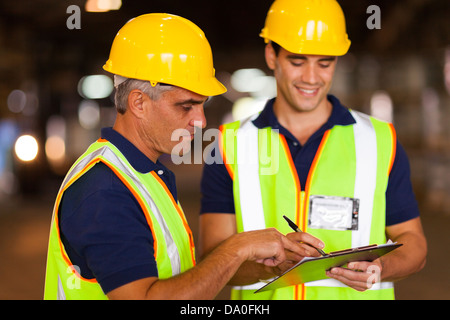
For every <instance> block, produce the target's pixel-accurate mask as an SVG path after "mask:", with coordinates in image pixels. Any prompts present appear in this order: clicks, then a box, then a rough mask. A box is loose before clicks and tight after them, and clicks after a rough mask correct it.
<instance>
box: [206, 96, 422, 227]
mask: <svg viewBox="0 0 450 320" xmlns="http://www.w3.org/2000/svg"><path fill="white" fill-rule="evenodd" d="M328 100H329V101H330V102H331V104H332V105H333V109H332V112H331V115H330V117H329V119H328V121H327V122H326V123H325V124H324V125H323V126H322V127H321V128H320V129H319V130H317V131H316V132H315V133H314V134H313V135H312V136H311V137H310V138H309V139H308V141H307V142H306V143H305V144H304V145H301V144H300V143H299V141H298V140H297V139H296V138H295V137H294V136H293V135H292V134H291V133H290V132H289V131H288V130H287V129H286V128H284V127H283V126H282V125H281V124H280V123H279V122H278V120H277V118H276V116H275V113H274V112H273V103H274V101H275V99H271V100H269V101H268V102H267V104H266V106H265V107H264V109H263V110H262V111H261V113H260V115H259V116H258V117H257V118H256V119H255V120H253V123H254V125H255V126H256V127H258V128H260V129H261V128H265V127H272V128H274V129H278V130H279V132H280V134H282V135H284V136H285V138H286V141H287V144H288V146H289V150H290V152H291V155H292V160H293V161H294V165H295V168H296V169H297V174H298V176H299V180H300V185H301V188H302V190H304V187H305V185H306V180H307V177H308V173H309V169H310V167H311V164H312V162H313V160H314V157H315V155H316V152H317V150H318V148H319V145H320V142H321V141H322V137H323V134H324V133H325V131H326V130H328V129H331V128H332V127H333V126H335V125H342V126H346V125H352V124H354V123H355V122H356V121H355V119H354V118H353V116H352V115H351V113H350V112H349V111H348V109H347V108H345V107H344V106H342V105H341V103H340V102H339V100H338V99H337V98H336V97H334V96H332V95H328ZM216 149H217V148H212V153H211V155H212V156H213V157H214V152H215V151H216ZM217 150H218V149H217ZM201 192H202V200H201V209H200V213H201V214H202V213H235V209H234V201H233V181H232V179H231V177H230V176H229V174H228V171H227V169H226V167H225V165H224V164H219V163H212V164H205V166H204V169H203V177H202V181H201ZM418 216H419V209H418V205H417V201H416V198H415V195H414V193H413V189H412V185H411V179H410V166H409V160H408V157H407V155H406V152H405V150H404V149H403V147H402V146H401V144H400V143H399V142H398V141H397V151H396V155H395V159H394V164H393V166H392V170H391V173H390V176H389V182H388V186H387V190H386V225H394V224H397V223H400V222H404V221H407V220H410V219H413V218H416V217H418Z"/></svg>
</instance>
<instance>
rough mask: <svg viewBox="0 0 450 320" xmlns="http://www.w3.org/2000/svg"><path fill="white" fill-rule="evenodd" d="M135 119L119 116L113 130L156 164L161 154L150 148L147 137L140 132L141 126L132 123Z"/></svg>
mask: <svg viewBox="0 0 450 320" xmlns="http://www.w3.org/2000/svg"><path fill="white" fill-rule="evenodd" d="M132 122H133V119H129V118H128V117H126V116H125V115H122V114H117V117H116V121H115V123H114V126H113V129H114V130H116V131H117V132H118V133H120V134H121V135H122V136H123V137H125V138H126V139H127V140H128V141H130V142H131V143H132V144H133V145H134V146H135V147H136V148H138V149H139V151H141V152H142V153H143V154H144V155H145V156H146V157H147V158H149V159H150V160H151V161H153V162H154V163H156V161H158V158H159V157H160V156H161V153H159V152H158V151H156V150H155V149H154V148H151V147H149V146H148V145H147V144H146V143H145V140H144V139H143V137H145V135H144V134H143V133H141V132H140V130H139V125H138V124H137V123H132Z"/></svg>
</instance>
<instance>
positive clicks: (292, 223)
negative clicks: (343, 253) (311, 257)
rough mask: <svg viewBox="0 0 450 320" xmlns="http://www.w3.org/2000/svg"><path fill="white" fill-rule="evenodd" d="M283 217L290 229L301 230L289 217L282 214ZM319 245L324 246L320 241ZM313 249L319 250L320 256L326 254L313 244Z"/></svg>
mask: <svg viewBox="0 0 450 320" xmlns="http://www.w3.org/2000/svg"><path fill="white" fill-rule="evenodd" d="M283 218H284V219H285V220H286V221H287V223H288V224H289V226H290V227H291V228H292V230H294V231H295V232H303V231H302V230H301V229H300V228H299V227H298V226H297V225H296V224H295V223H294V222H292V220H291V219H289V218H288V217H286V216H283ZM319 245H321V247H324V246H323V243H322V242H320V243H319ZM314 249H316V250H317V252H319V253H320V255H321V256H327V254H326V253H325V252H324V251H323V250H322V249H320V248H318V247H316V246H314Z"/></svg>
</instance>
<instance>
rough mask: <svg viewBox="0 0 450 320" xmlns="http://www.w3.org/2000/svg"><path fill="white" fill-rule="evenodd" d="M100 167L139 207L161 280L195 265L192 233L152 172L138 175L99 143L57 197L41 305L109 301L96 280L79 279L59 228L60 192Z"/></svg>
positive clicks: (110, 148)
mask: <svg viewBox="0 0 450 320" xmlns="http://www.w3.org/2000/svg"><path fill="white" fill-rule="evenodd" d="M98 162H103V163H104V164H106V165H107V166H108V167H109V168H110V169H111V170H112V171H113V172H114V173H115V174H116V175H117V177H119V178H120V180H121V181H122V182H123V183H124V185H125V186H126V187H127V188H128V189H129V190H130V191H131V193H132V194H133V195H134V196H135V197H136V200H137V201H138V203H139V204H140V206H141V209H142V211H143V212H144V215H145V218H146V220H147V222H148V225H149V227H150V230H151V232H152V236H153V240H154V252H155V259H156V263H157V268H158V276H159V278H160V279H165V278H169V277H172V276H175V275H177V274H179V273H182V272H184V271H186V270H188V269H190V268H192V267H193V266H194V265H195V249H194V241H193V237H192V232H191V230H190V228H189V226H188V224H187V221H186V218H185V216H184V213H183V211H182V209H181V206H180V205H179V204H178V203H177V202H176V201H175V200H174V198H173V197H172V194H171V193H170V191H169V190H168V189H167V186H166V185H165V184H164V182H163V181H162V180H161V179H160V178H159V177H158V175H157V174H156V173H155V172H153V171H152V172H149V173H145V174H144V173H140V172H138V171H136V170H135V169H134V168H133V167H132V166H131V164H130V163H129V162H128V161H127V159H126V158H125V157H124V156H123V154H122V153H121V152H120V151H119V150H118V149H117V148H116V147H115V146H114V145H113V144H111V143H110V142H108V141H107V140H104V139H100V140H98V141H97V142H95V143H93V144H92V145H91V146H90V147H89V148H88V150H87V151H86V152H85V153H84V154H83V155H82V156H81V157H80V158H79V159H78V160H77V161H76V162H75V164H74V165H73V166H72V168H71V169H70V170H69V172H68V173H67V175H66V177H65V179H64V181H63V183H62V186H61V188H60V190H59V192H58V196H57V198H56V203H55V206H54V209H53V218H52V224H51V229H50V239H49V247H48V256H47V270H46V277H45V292H44V299H51V300H54V299H81V300H91V299H94V300H98V299H107V296H106V295H105V294H104V293H103V291H102V289H101V287H100V285H99V284H98V282H97V281H96V279H85V278H83V277H82V276H81V275H80V272H79V270H78V269H77V266H74V265H73V264H72V262H71V261H70V258H69V257H68V255H67V253H66V250H65V249H64V245H63V243H62V242H61V237H60V230H59V224H58V210H59V206H60V202H61V199H62V196H63V194H64V192H65V191H66V190H67V188H69V187H70V186H71V185H72V184H73V183H74V182H75V181H76V180H77V179H78V178H80V177H81V176H82V175H83V174H85V173H86V172H87V171H88V170H89V169H91V168H92V167H93V166H94V165H95V164H96V163H98Z"/></svg>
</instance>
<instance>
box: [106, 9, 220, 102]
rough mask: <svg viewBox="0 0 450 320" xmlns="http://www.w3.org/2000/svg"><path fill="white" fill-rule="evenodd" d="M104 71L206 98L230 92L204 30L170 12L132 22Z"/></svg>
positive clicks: (122, 31)
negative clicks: (215, 64) (218, 74)
mask: <svg viewBox="0 0 450 320" xmlns="http://www.w3.org/2000/svg"><path fill="white" fill-rule="evenodd" d="M103 69H105V70H106V71H108V72H111V73H113V74H117V75H120V76H123V77H126V78H134V79H139V80H148V81H150V83H151V84H152V85H153V86H155V85H156V84H157V83H158V82H161V83H166V84H171V85H175V86H178V87H181V88H184V89H187V90H190V91H193V92H195V93H198V94H201V95H204V96H215V95H219V94H222V93H224V92H226V91H227V90H226V88H225V87H224V86H223V85H222V83H220V82H219V81H218V80H217V79H216V77H215V70H214V67H213V57H212V52H211V47H210V45H209V42H208V40H207V39H206V37H205V34H204V33H203V31H202V30H201V29H200V28H199V27H198V26H196V25H195V24H194V23H192V22H191V21H189V20H187V19H185V18H182V17H179V16H176V15H171V14H166V13H149V14H144V15H141V16H138V17H136V18H134V19H131V20H130V21H128V22H127V23H126V24H125V25H124V26H123V27H122V28H121V29H120V30H119V32H118V33H117V35H116V37H115V38H114V41H113V44H112V47H111V52H110V55H109V59H108V61H107V62H106V64H105V65H104V66H103Z"/></svg>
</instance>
